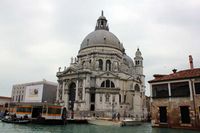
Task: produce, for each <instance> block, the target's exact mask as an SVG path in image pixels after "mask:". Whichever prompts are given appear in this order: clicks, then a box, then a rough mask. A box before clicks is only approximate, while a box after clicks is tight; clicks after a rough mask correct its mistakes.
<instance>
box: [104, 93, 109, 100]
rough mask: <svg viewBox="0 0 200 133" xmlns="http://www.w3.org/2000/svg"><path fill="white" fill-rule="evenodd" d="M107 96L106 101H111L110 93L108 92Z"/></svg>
mask: <svg viewBox="0 0 200 133" xmlns="http://www.w3.org/2000/svg"><path fill="white" fill-rule="evenodd" d="M105 98H106V102H109V101H110V95H109V94H108V93H107V94H105Z"/></svg>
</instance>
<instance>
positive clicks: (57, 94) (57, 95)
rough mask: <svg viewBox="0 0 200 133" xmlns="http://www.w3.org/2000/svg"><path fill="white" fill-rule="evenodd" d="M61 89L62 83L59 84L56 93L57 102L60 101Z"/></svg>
mask: <svg viewBox="0 0 200 133" xmlns="http://www.w3.org/2000/svg"><path fill="white" fill-rule="evenodd" d="M59 89H60V83H59V82H58V86H57V91H56V101H58V100H59Z"/></svg>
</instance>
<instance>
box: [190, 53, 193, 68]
mask: <svg viewBox="0 0 200 133" xmlns="http://www.w3.org/2000/svg"><path fill="white" fill-rule="evenodd" d="M189 63H190V69H193V68H194V65H193V58H192V55H189Z"/></svg>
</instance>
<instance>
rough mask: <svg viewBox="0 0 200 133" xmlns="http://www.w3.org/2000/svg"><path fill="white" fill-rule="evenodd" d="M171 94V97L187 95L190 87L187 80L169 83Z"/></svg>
mask: <svg viewBox="0 0 200 133" xmlns="http://www.w3.org/2000/svg"><path fill="white" fill-rule="evenodd" d="M170 85H171V95H172V97H189V96H190V88H189V82H179V83H171V84H170Z"/></svg>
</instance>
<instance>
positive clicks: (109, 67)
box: [106, 60, 111, 71]
mask: <svg viewBox="0 0 200 133" xmlns="http://www.w3.org/2000/svg"><path fill="white" fill-rule="evenodd" d="M110 70H111V62H110V60H107V61H106V71H110Z"/></svg>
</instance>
